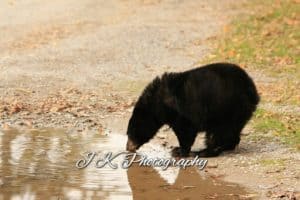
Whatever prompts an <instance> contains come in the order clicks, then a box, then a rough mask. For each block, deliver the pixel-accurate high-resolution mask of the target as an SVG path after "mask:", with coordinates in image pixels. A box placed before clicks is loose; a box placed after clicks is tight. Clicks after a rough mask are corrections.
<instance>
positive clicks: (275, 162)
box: [259, 159, 286, 167]
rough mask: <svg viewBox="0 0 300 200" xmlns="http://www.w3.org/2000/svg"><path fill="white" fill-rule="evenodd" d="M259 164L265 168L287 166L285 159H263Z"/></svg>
mask: <svg viewBox="0 0 300 200" xmlns="http://www.w3.org/2000/svg"><path fill="white" fill-rule="evenodd" d="M259 163H260V164H261V165H262V166H264V167H271V166H281V167H284V166H285V165H286V163H285V160H284V159H261V160H259Z"/></svg>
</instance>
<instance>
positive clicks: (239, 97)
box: [126, 63, 259, 157]
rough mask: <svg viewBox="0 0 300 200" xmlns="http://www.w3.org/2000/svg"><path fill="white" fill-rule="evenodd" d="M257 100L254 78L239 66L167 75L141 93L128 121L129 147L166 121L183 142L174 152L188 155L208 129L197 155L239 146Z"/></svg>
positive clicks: (215, 66)
mask: <svg viewBox="0 0 300 200" xmlns="http://www.w3.org/2000/svg"><path fill="white" fill-rule="evenodd" d="M258 102H259V95H258V93H257V90H256V87H255V85H254V83H253V81H252V79H251V78H250V77H249V76H248V75H247V73H246V72H245V71H244V70H243V69H241V68H240V67H239V66H237V65H235V64H230V63H214V64H209V65H206V66H202V67H198V68H195V69H192V70H189V71H185V72H180V73H165V74H163V75H162V77H156V78H155V79H154V80H153V81H152V82H151V83H150V84H149V85H148V86H147V87H146V88H145V89H144V91H143V93H142V95H141V96H140V97H139V99H138V101H137V103H136V105H135V107H134V110H133V113H132V116H131V118H130V120H129V124H128V129H127V135H128V141H127V147H126V149H127V150H128V151H132V152H134V151H135V150H137V149H138V148H139V147H140V146H141V145H143V144H145V143H146V142H148V141H149V140H150V139H151V138H152V137H153V136H154V135H155V134H156V132H157V131H158V130H159V129H160V127H161V126H162V125H164V124H167V125H169V126H170V127H171V128H172V129H173V131H174V132H175V134H176V136H177V139H178V141H179V146H180V147H176V148H174V149H173V150H172V154H173V156H176V157H186V156H190V155H191V152H190V151H191V146H192V145H193V143H194V140H195V137H196V136H197V133H198V132H204V131H205V132H206V141H205V143H206V148H205V149H204V150H202V151H200V152H197V155H199V156H202V157H211V156H218V155H219V154H220V153H221V152H223V151H226V150H233V149H234V148H235V147H236V145H238V144H239V142H240V134H241V130H242V129H243V127H244V126H245V124H246V123H247V121H248V120H249V119H250V118H251V116H252V113H253V112H254V111H255V109H256V106H257V104H258ZM193 155H195V154H193Z"/></svg>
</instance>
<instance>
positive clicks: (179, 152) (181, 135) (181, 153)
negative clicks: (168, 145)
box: [172, 131, 197, 157]
mask: <svg viewBox="0 0 300 200" xmlns="http://www.w3.org/2000/svg"><path fill="white" fill-rule="evenodd" d="M175 134H176V136H177V139H178V142H179V147H175V148H173V149H172V156H173V157H189V156H190V151H191V147H192V145H193V143H194V141H195V138H196V135H197V132H188V131H186V132H179V131H175Z"/></svg>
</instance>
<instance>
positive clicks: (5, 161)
mask: <svg viewBox="0 0 300 200" xmlns="http://www.w3.org/2000/svg"><path fill="white" fill-rule="evenodd" d="M125 142H126V137H125V136H124V135H118V134H109V135H99V134H96V133H94V134H93V133H89V134H87V133H84V132H83V133H68V134H67V133H65V132H64V131H62V130H51V129H44V130H19V131H18V130H7V131H1V132H0V152H1V154H0V155H1V156H0V177H1V178H0V199H113V200H116V199H122V200H123V199H137V200H139V199H211V198H213V199H241V198H242V199H249V198H250V197H249V196H251V194H249V192H247V191H246V190H245V189H244V188H242V187H240V186H238V185H236V184H231V183H227V182H223V181H221V180H219V179H218V178H212V177H210V176H208V175H207V174H206V173H205V172H204V171H203V170H202V171H200V170H198V169H196V168H195V167H190V168H188V169H185V170H184V169H179V168H175V167H171V168H168V169H167V170H161V169H160V168H156V167H155V168H152V167H140V166H138V165H133V166H131V167H130V168H129V169H128V170H127V169H123V168H121V167H119V168H118V169H112V168H110V167H109V166H105V167H103V168H96V167H95V165H93V164H91V165H89V166H87V167H86V168H83V169H78V168H76V162H78V160H80V159H82V158H83V157H85V155H86V154H87V152H91V151H93V152H96V153H97V154H99V155H104V154H105V153H106V152H109V151H112V152H115V153H116V152H121V151H123V150H124V147H125ZM141 151H142V152H143V153H146V154H147V155H150V156H151V155H153V156H158V154H157V153H158V152H160V153H159V155H160V156H168V152H163V151H162V149H161V147H159V146H156V145H154V144H152V145H148V146H146V147H144V148H142V149H141ZM117 159H122V157H120V158H117Z"/></svg>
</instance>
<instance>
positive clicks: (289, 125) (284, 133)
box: [251, 108, 300, 150]
mask: <svg viewBox="0 0 300 200" xmlns="http://www.w3.org/2000/svg"><path fill="white" fill-rule="evenodd" d="M251 125H252V126H253V128H254V130H255V131H256V132H259V133H260V134H262V135H264V134H267V133H271V134H269V136H270V135H271V136H279V137H280V138H281V140H282V142H284V143H286V144H289V145H291V146H292V147H295V148H297V149H298V150H300V123H299V119H298V118H297V117H294V116H288V115H283V114H278V113H271V112H270V111H267V110H264V109H261V108H260V109H257V111H256V112H255V114H254V117H253V119H252V122H251Z"/></svg>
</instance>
